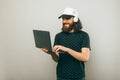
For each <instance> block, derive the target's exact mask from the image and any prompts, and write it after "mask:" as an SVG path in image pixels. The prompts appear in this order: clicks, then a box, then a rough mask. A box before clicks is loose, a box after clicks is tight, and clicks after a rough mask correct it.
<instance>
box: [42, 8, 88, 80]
mask: <svg viewBox="0 0 120 80" xmlns="http://www.w3.org/2000/svg"><path fill="white" fill-rule="evenodd" d="M59 18H62V23H63V27H62V31H61V32H60V33H58V34H57V35H56V36H55V41H54V47H53V51H54V52H55V53H51V55H52V58H53V60H55V61H57V62H58V64H57V80H85V65H84V62H87V61H88V60H89V53H90V41H89V36H88V34H87V33H86V32H84V31H82V30H81V29H82V24H81V22H80V20H79V18H78V13H77V11H76V10H74V9H72V8H66V9H65V10H64V11H63V13H62V15H61V16H60V17H59ZM41 50H42V51H44V52H46V53H48V50H46V49H45V48H42V49H41Z"/></svg>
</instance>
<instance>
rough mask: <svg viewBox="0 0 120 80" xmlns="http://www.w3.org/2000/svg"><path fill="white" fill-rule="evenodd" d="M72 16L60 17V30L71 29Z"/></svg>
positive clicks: (67, 30)
mask: <svg viewBox="0 0 120 80" xmlns="http://www.w3.org/2000/svg"><path fill="white" fill-rule="evenodd" d="M73 23H74V17H71V18H68V19H67V18H62V24H63V27H62V30H63V31H65V32H70V31H71V30H72V29H73Z"/></svg>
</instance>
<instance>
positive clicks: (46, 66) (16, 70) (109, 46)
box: [0, 0, 120, 80]
mask: <svg viewBox="0 0 120 80" xmlns="http://www.w3.org/2000/svg"><path fill="white" fill-rule="evenodd" d="M65 7H72V8H75V9H77V11H78V13H79V17H80V20H81V22H82V24H83V30H84V31H86V32H88V33H89V36H90V41H91V48H92V50H91V54H90V60H89V62H87V63H86V80H120V76H119V75H120V58H119V56H120V35H119V34H120V31H119V30H120V15H119V14H120V1H119V0H0V80H55V79H56V63H55V62H54V61H52V59H51V56H50V55H48V54H45V53H43V52H42V51H40V49H38V48H36V47H35V45H34V38H33V33H32V30H33V29H42V30H49V31H50V32H51V39H52V44H53V42H54V36H55V34H56V33H58V32H60V31H61V27H62V25H61V20H59V19H58V16H59V15H60V14H61V13H62V11H63V9H64V8H65Z"/></svg>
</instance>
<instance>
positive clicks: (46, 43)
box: [33, 30, 64, 53]
mask: <svg viewBox="0 0 120 80" xmlns="http://www.w3.org/2000/svg"><path fill="white" fill-rule="evenodd" d="M33 34H34V40H35V46H36V47H37V48H46V49H47V50H48V52H55V51H52V45H51V39H50V32H49V31H43V30H33ZM58 52H59V53H64V51H61V50H59V51H58Z"/></svg>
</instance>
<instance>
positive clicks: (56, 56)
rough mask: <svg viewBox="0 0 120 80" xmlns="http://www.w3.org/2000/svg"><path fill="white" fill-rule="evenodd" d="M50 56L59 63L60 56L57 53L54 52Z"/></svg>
mask: <svg viewBox="0 0 120 80" xmlns="http://www.w3.org/2000/svg"><path fill="white" fill-rule="evenodd" d="M50 55H51V56H52V59H53V60H54V61H55V62H58V59H59V57H58V55H57V54H56V53H54V52H52V53H51V54H50Z"/></svg>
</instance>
